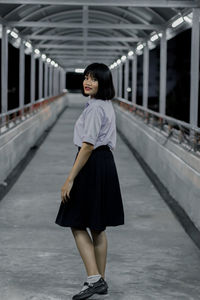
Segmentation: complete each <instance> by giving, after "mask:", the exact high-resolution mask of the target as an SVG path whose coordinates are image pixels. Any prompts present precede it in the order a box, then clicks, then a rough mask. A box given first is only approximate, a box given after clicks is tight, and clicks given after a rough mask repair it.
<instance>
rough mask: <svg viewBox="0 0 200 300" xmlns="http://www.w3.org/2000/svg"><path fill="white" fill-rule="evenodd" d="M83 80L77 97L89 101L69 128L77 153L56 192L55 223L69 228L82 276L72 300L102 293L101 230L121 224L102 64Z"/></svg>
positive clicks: (109, 90) (111, 115)
mask: <svg viewBox="0 0 200 300" xmlns="http://www.w3.org/2000/svg"><path fill="white" fill-rule="evenodd" d="M83 76H84V81H83V87H82V88H83V91H82V92H83V95H84V96H90V97H89V100H88V102H87V103H86V106H85V108H84V110H83V112H82V113H81V115H80V116H79V118H78V120H77V121H76V123H75V127H74V139H73V141H74V144H75V145H76V146H78V152H77V154H76V157H75V161H74V164H73V167H72V169H71V171H70V173H69V175H68V177H67V179H66V181H65V183H64V185H63V187H62V191H61V199H62V201H61V204H60V208H59V211H58V214H57V217H56V221H55V223H56V224H58V225H60V226H64V227H71V230H72V233H73V236H74V238H75V242H76V245H77V248H78V250H79V253H80V255H81V258H82V260H83V263H84V265H85V268H86V272H87V276H88V277H87V281H86V282H85V283H84V285H83V287H82V289H81V291H80V292H79V293H78V294H76V295H74V296H73V298H72V299H73V300H81V299H88V298H89V297H91V296H92V295H94V294H106V293H107V291H108V285H107V283H106V281H105V269H106V257H107V238H106V233H105V230H106V227H107V226H117V225H123V224H124V210H123V203H122V197H121V191H120V185H119V179H118V174H117V169H116V165H115V161H114V157H113V153H112V150H113V149H115V145H116V124H115V112H114V109H113V106H112V102H111V99H112V98H113V97H114V95H115V91H114V86H113V80H112V74H111V72H110V70H109V68H108V67H107V66H106V65H105V64H99V63H93V64H91V65H89V66H88V67H87V68H86V69H85V71H84V74H83ZM88 229H89V230H90V234H89V232H88Z"/></svg>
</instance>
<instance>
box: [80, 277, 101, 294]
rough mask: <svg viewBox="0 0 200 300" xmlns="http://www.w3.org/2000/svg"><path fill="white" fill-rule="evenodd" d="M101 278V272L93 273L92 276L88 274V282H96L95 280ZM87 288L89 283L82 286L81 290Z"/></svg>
mask: <svg viewBox="0 0 200 300" xmlns="http://www.w3.org/2000/svg"><path fill="white" fill-rule="evenodd" d="M100 278H101V275H100V274H98V275H91V276H88V278H87V282H88V283H95V282H97V281H98V280H99V279H100ZM87 288H88V286H87V285H84V286H83V287H82V290H81V291H84V290H86V289H87Z"/></svg>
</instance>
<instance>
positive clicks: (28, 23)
mask: <svg viewBox="0 0 200 300" xmlns="http://www.w3.org/2000/svg"><path fill="white" fill-rule="evenodd" d="M0 1H1V0H0ZM7 25H8V26H12V27H42V28H79V29H80V30H82V28H88V29H89V28H93V29H138V30H139V29H141V30H153V29H162V25H160V24H130V23H121V24H111V23H103V24H99V23H94V24H93V23H88V24H84V23H64V22H40V21H25V22H20V21H12V22H7Z"/></svg>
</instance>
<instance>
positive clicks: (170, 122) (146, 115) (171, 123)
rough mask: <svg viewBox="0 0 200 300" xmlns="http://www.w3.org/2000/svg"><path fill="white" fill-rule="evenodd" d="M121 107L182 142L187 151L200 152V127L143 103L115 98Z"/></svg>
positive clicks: (178, 142) (167, 135) (168, 137)
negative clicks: (152, 108)
mask: <svg viewBox="0 0 200 300" xmlns="http://www.w3.org/2000/svg"><path fill="white" fill-rule="evenodd" d="M113 100H114V101H116V102H117V103H118V104H119V106H120V107H122V108H123V109H125V110H127V111H129V112H130V113H131V114H134V116H136V117H138V118H140V119H143V121H144V122H145V123H146V124H147V125H148V126H150V127H152V128H154V129H155V130H157V131H159V132H160V133H162V134H163V135H164V136H165V137H166V139H165V141H164V143H163V145H165V144H166V143H167V141H168V139H170V140H172V141H173V142H174V143H177V144H180V145H181V146H182V147H183V148H185V149H186V150H187V151H192V152H194V153H195V154H198V155H199V154H200V128H199V127H196V126H193V125H190V124H189V123H186V122H184V121H180V120H178V119H175V118H172V117H169V116H166V115H163V114H160V113H158V112H155V111H153V110H151V109H148V108H145V107H143V106H141V105H138V104H135V103H133V102H131V101H128V100H125V99H123V98H119V97H117V98H114V99H113Z"/></svg>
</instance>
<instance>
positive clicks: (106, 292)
mask: <svg viewBox="0 0 200 300" xmlns="http://www.w3.org/2000/svg"><path fill="white" fill-rule="evenodd" d="M102 279H103V278H102ZM103 281H104V284H105V286H106V290H105V291H104V292H100V293H97V294H99V295H106V294H108V285H107V282H106V281H105V280H104V279H103Z"/></svg>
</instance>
